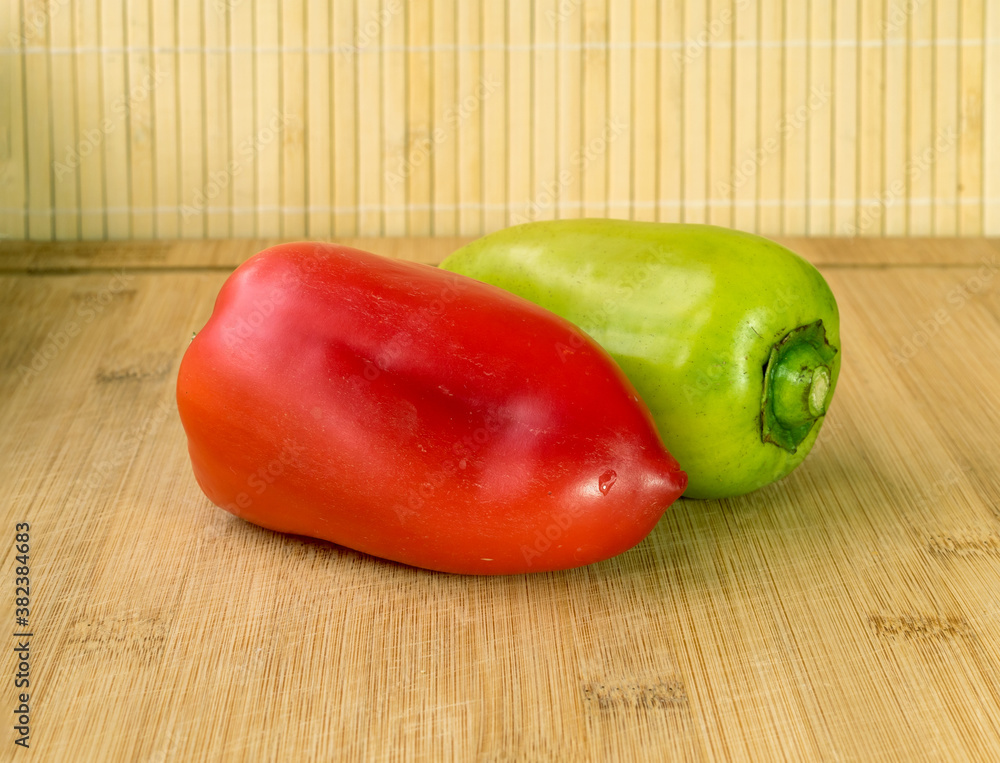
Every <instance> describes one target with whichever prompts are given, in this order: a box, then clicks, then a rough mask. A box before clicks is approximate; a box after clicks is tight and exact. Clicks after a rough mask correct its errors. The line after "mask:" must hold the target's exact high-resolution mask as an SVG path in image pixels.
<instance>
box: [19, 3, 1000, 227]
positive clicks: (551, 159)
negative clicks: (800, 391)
mask: <svg viewBox="0 0 1000 763" xmlns="http://www.w3.org/2000/svg"><path fill="white" fill-rule="evenodd" d="M71 6H72V7H71ZM998 126H1000V3H997V2H996V1H995V0H961V2H959V0H935V2H931V1H930V0H809V2H802V1H801V0H685V2H662V1H661V0H629V1H628V2H626V1H625V0H530V1H529V0H506V2H496V1H495V0H494V1H492V2H487V0H336V1H335V2H329V1H328V0H157V2H155V3H154V2H152V1H151V0H148V1H147V0H143V1H140V0H101V2H99V3H97V2H84V1H82V0H78V2H76V3H70V0H7V2H4V3H0V238H2V237H9V238H15V239H20V238H31V239H36V240H52V239H56V240H75V239H86V240H93V239H104V238H110V239H130V238H163V239H174V238H178V237H184V238H187V237H192V238H202V237H205V236H209V237H226V236H281V237H283V238H306V237H308V238H327V237H330V236H338V237H339V236H354V235H369V236H371V235H375V236H378V235H391V236H400V235H410V236H426V235H459V234H461V235H479V234H481V233H484V232H486V231H492V230H495V229H497V228H500V227H503V226H504V225H507V224H511V223H515V222H520V221H525V220H527V219H552V218H556V217H560V218H564V217H576V216H581V215H586V216H605V215H606V216H610V217H634V218H636V219H645V220H661V221H685V222H712V223H717V224H721V225H729V226H733V227H736V228H740V229H743V230H751V231H758V232H761V233H764V234H766V235H804V234H809V235H851V234H853V233H859V234H860V235H872V236H879V235H922V236H926V235H937V236H953V235H963V236H970V235H990V236H996V235H998V234H1000V141H997V140H996V139H995V138H994V136H996V134H997V131H998ZM991 138H994V139H991Z"/></svg>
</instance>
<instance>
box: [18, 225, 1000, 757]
mask: <svg viewBox="0 0 1000 763" xmlns="http://www.w3.org/2000/svg"><path fill="white" fill-rule="evenodd" d="M459 241H460V240H459V239H445V240H440V241H438V240H434V239H426V238H425V239H385V240H377V239H357V240H354V243H356V244H358V245H363V246H365V247H366V248H369V249H371V250H374V251H380V252H383V253H386V254H390V255H392V256H401V257H409V258H411V259H417V260H420V261H424V262H437V261H439V260H440V259H441V258H442V257H443V256H444V255H445V254H447V253H448V252H449V251H451V250H452V249H453V248H454V247H455V246H457V244H458V243H459ZM788 242H789V243H792V244H795V245H796V246H797V247H798V248H799V249H800V250H801V251H803V253H804V254H806V256H807V257H809V258H810V259H812V260H813V261H815V262H817V263H818V264H819V266H820V268H821V269H822V271H823V273H824V275H825V276H826V277H827V279H828V281H829V283H830V285H831V287H832V288H833V290H834V292H835V293H836V295H837V297H838V301H839V304H840V308H841V313H842V322H843V325H842V333H843V337H844V350H843V352H844V360H843V362H844V365H843V373H842V376H841V380H840V383H839V386H838V392H837V394H836V397H835V402H834V404H833V406H832V409H831V412H830V414H829V417H828V420H827V422H826V424H825V427H824V430H823V432H822V433H821V436H820V438H819V440H818V443H817V445H816V448H815V450H814V452H813V453H812V454H810V456H809V458H808V459H807V460H806V461H805V463H804V464H803V465H802V466H801V467H800V468H799V469H797V470H796V471H795V472H794V473H793V474H792V475H791V476H790V477H789V478H787V479H786V480H784V481H782V482H780V483H778V484H776V485H772V486H770V487H768V488H765V489H763V490H761V491H758V492H756V493H753V494H751V495H748V496H744V497H740V498H736V499H731V500H725V501H691V500H681V501H679V502H678V503H677V504H676V505H675V506H674V507H673V508H671V510H670V511H668V513H667V514H666V515H665V516H664V518H663V519H662V520H661V522H660V523H659V524H658V526H657V527H656V528H655V529H654V531H653V532H652V534H651V535H650V536H649V538H647V539H646V540H645V541H644V542H643V543H641V544H640V545H639V546H637V547H636V548H635V549H633V550H631V551H629V552H627V553H625V554H623V555H621V556H619V557H617V558H615V559H612V560H609V561H607V562H604V563H601V564H597V565H592V566H589V567H586V568H583V569H579V570H574V571H568V572H561V573H550V574H540V575H533V576H513V577H506V578H470V577H460V576H448V575H441V574H435V573H430V572H424V571H420V570H416V569H411V568H407V567H404V566H402V565H398V564H393V563H387V562H383V561H380V560H377V559H374V558H371V557H368V556H365V555H362V554H359V553H355V552H353V551H350V550H348V549H343V548H339V547H336V546H333V545H331V544H327V543H322V542H318V541H311V540H308V539H302V538H293V537H287V536H282V535H278V534H275V533H271V532H268V531H265V530H261V529H258V528H256V527H253V526H251V525H248V524H246V523H244V522H241V521H239V520H237V519H235V518H234V517H232V516H230V515H229V514H227V513H225V512H223V511H221V510H219V509H217V508H215V507H213V506H212V505H211V504H210V503H209V502H208V500H207V499H206V498H205V497H204V496H203V495H202V493H201V492H200V490H199V489H198V487H197V485H196V483H195V481H194V478H193V476H192V474H191V468H190V464H189V461H188V457H187V453H186V444H185V440H184V435H183V431H182V428H181V425H180V422H179V419H178V417H177V412H176V406H175V403H174V384H175V379H176V373H177V368H178V364H179V362H180V359H181V357H182V355H183V353H184V351H185V349H186V347H187V345H188V342H189V341H190V337H191V335H192V332H193V331H197V330H199V329H200V328H201V327H202V326H203V324H204V323H205V321H206V320H207V318H208V316H209V314H210V312H211V309H212V305H213V302H214V299H215V296H216V294H217V293H218V290H219V288H220V286H221V285H222V283H223V281H224V280H225V278H226V277H227V275H228V270H229V269H230V268H232V267H233V266H235V265H236V264H238V263H239V262H241V261H242V260H244V259H245V258H246V257H247V256H249V255H250V254H252V253H253V252H255V251H257V249H259V248H261V247H263V246H264V245H265V244H266V243H268V241H267V240H264V239H258V240H240V241H225V240H219V241H206V242H200V243H199V242H194V241H182V242H178V241H172V242H170V241H167V242H145V243H138V244H124V243H122V244H118V243H108V244H103V245H96V244H86V245H84V244H63V245H47V246H43V245H40V244H25V243H18V244H12V243H9V242H8V243H5V244H4V245H3V247H2V248H0V452H2V453H3V454H4V458H3V459H0V484H3V485H4V487H5V489H4V490H3V491H0V530H2V531H3V532H8V533H9V534H10V535H11V537H12V534H13V528H14V523H15V522H19V521H30V522H31V528H32V529H31V537H32V550H31V575H32V612H31V625H32V629H33V631H34V636H33V638H32V642H31V643H32V650H33V656H32V663H31V671H32V672H31V680H32V692H31V694H32V716H31V726H32V737H31V745H32V754H34V755H36V756H38V758H39V759H40V760H46V761H49V760H51V761H64V760H65V761H119V760H120V761H132V760H155V761H172V760H178V761H180V760H246V761H257V760H289V761H292V760H295V761H298V760H333V759H345V760H434V761H438V760H456V761H459V760H461V761H467V760H509V761H515V760H516V761H523V760H545V761H548V760H551V761H584V760H678V761H681V760H683V761H714V760H745V759H755V760H795V761H810V760H817V761H819V760H844V761H872V760H879V761H914V760H931V759H938V758H942V757H944V758H947V759H949V760H992V759H996V758H997V756H998V755H1000V689H998V687H1000V667H998V666H1000V605H998V600H997V596H996V592H997V590H1000V508H998V507H1000V476H998V474H1000V473H998V469H997V465H998V463H1000V434H998V433H1000V400H998V397H997V394H996V390H995V381H996V379H997V378H1000V290H998V286H997V280H998V279H997V278H996V274H997V271H998V270H1000V267H998V265H997V263H996V259H995V258H996V254H997V251H998V249H997V244H996V242H995V241H991V240H987V239H962V240H955V239H953V240H928V239H922V240H915V241H909V242H907V241H904V240H898V239H887V240H884V241H878V240H869V239H860V238H859V239H855V240H853V241H852V240H846V239H841V240H834V239H817V240H814V241H811V242H808V241H806V240H805V239H797V240H792V239H789V240H788ZM991 257H992V258H993V259H991ZM71 322H73V323H76V324H78V328H79V331H77V332H75V333H74V334H73V335H72V336H69V335H68V333H67V327H68V325H69V324H70V323H71ZM57 345H58V346H57ZM32 363H35V368H34V369H33V370H32V371H30V372H27V375H26V369H30V368H31V365H32ZM6 549H7V550H6V552H5V555H4V558H3V563H4V570H5V574H4V579H5V580H7V581H8V584H9V585H10V586H11V588H10V590H9V591H8V592H7V594H5V595H4V596H2V597H0V602H2V604H0V621H2V622H4V623H8V624H9V623H12V622H13V621H14V611H13V601H12V596H13V582H12V581H13V579H14V574H13V569H14V566H15V565H16V562H15V560H14V555H15V551H14V550H13V544H12V543H8V544H7V546H6ZM8 641H9V640H7V639H5V640H4V644H7V645H8V646H13V643H12V642H10V643H8ZM3 653H4V655H5V656H4V657H3V659H0V670H2V671H3V675H4V676H7V677H10V676H12V675H13V674H14V671H15V662H16V661H15V655H14V653H13V651H12V650H11V649H9V648H6V647H5V648H4V650H3ZM2 685H3V688H2V690H0V707H3V708H4V711H5V712H9V710H10V709H13V708H14V707H15V706H16V703H15V699H14V687H13V683H12V681H10V680H7V679H6V678H5V679H4V680H3V682H2ZM11 735H12V732H11V731H10V730H8V731H7V732H6V737H5V738H6V742H5V745H6V751H5V752H3V753H2V754H0V758H2V759H5V760H6V759H13V757H14V753H13V752H11V750H12V749H13V744H12V736H11Z"/></svg>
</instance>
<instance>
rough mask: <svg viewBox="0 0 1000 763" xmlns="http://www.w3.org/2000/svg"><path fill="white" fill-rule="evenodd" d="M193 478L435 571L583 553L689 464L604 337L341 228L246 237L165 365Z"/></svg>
mask: <svg viewBox="0 0 1000 763" xmlns="http://www.w3.org/2000/svg"><path fill="white" fill-rule="evenodd" d="M177 405H178V409H179V411H180V416H181V420H182V422H183V424H184V429H185V431H186V433H187V437H188V447H189V450H190V454H191V461H192V464H193V467H194V473H195V477H196V478H197V480H198V483H199V484H200V485H201V487H202V489H203V490H204V491H205V494H206V495H207V496H208V497H209V498H210V499H211V500H212V501H213V502H214V503H216V504H217V505H219V506H221V507H223V508H225V509H227V510H228V511H231V512H232V513H234V514H236V515H237V516H240V517H243V518H244V519H246V520H248V521H250V522H253V523H254V524H257V525H261V526H263V527H267V528H270V529H273V530H278V531H281V532H288V533H295V534H299V535H308V536H313V537H316V538H322V539H325V540H328V541H332V542H334V543H337V544H340V545H343V546H347V547H350V548H352V549H357V550H360V551H363V552H366V553H369V554H373V555H375V556H379V557H383V558H386V559H392V560H396V561H399V562H404V563H406V564H411V565H415V566H418V567H425V568H429V569H433V570H442V571H448V572H460V573H474V574H503V573H520V572H528V571H541V570H555V569H565V568H570V567H577V566H580V565H584V564H589V563H591V562H595V561H598V560H602V559H607V558H608V557H611V556H614V555H615V554H618V553H619V552H622V551H624V550H626V549H628V548H630V547H632V546H634V545H635V544H636V543H638V542H639V541H641V540H642V539H643V538H644V537H645V536H646V535H647V534H648V533H649V531H650V530H651V529H652V528H653V526H654V525H655V524H656V522H657V520H658V519H659V518H660V516H661V515H662V513H663V512H664V510H665V509H666V508H667V506H669V505H670V504H671V503H672V502H673V501H674V500H675V499H676V498H677V497H678V496H679V495H680V494H681V493H682V492H683V490H684V488H685V486H686V484H687V477H686V475H685V474H684V472H682V471H681V470H680V468H679V467H678V465H677V462H676V461H675V460H674V459H673V458H672V457H671V456H670V454H669V453H667V451H666V450H665V449H664V447H663V445H662V444H661V442H660V440H659V438H658V436H657V434H656V430H655V428H654V425H653V422H652V418H651V416H650V414H649V411H648V410H647V408H646V407H645V405H644V404H643V403H642V402H641V401H640V400H639V398H638V396H637V395H636V392H635V390H634V389H633V388H632V386H631V384H630V383H629V382H628V381H627V380H626V378H625V376H624V375H623V374H622V373H621V371H620V370H619V369H618V367H617V366H616V365H615V364H614V361H612V360H611V358H610V356H608V355H607V353H605V351H604V350H602V349H601V348H600V347H598V346H597V345H596V344H595V343H594V342H593V341H592V340H591V339H590V338H589V337H587V336H586V335H585V334H583V333H582V332H581V331H580V330H579V329H577V328H575V327H574V326H573V325H572V324H570V323H568V322H566V321H565V320H563V319H561V318H559V317H557V316H556V315H554V314H552V313H549V312H548V311H546V310H544V309H542V308H540V307H537V306H535V305H533V304H531V303H529V302H528V301H527V300H524V299H521V298H520V297H516V296H514V295H512V294H509V293H507V292H505V291H502V290H500V289H498V288H496V287H493V286H489V285H487V284H484V283H480V282H478V281H474V280H472V279H470V278H466V277H464V276H459V275H455V274H452V273H447V272H445V271H442V270H439V269H437V268H434V267H431V266H428V265H420V264H416V263H410V262H401V261H397V260H390V259H386V258H383V257H378V256H376V255H373V254H369V253H366V252H361V251H358V250H356V249H350V248H347V247H342V246H334V245H327V244H314V243H299V244H285V245H282V246H276V247H273V248H271V249H268V250H266V251H264V252H261V253H260V254H258V255H256V256H254V257H252V258H251V259H250V260H248V261H247V262H246V263H244V264H243V265H242V266H240V267H239V268H238V269H237V270H236V272H235V273H233V275H232V276H231V277H230V278H229V279H228V280H227V281H226V283H225V285H224V286H223V287H222V291H221V292H220V293H219V297H218V300H217V301H216V304H215V310H214V312H213V314H212V317H211V319H210V320H209V322H208V324H207V325H206V326H205V328H204V329H203V330H202V331H201V332H199V333H198V334H197V336H196V337H195V338H194V340H193V341H192V343H191V345H190V347H189V348H188V351H187V353H186V354H185V356H184V360H183V362H182V364H181V368H180V373H179V377H178V380H177Z"/></svg>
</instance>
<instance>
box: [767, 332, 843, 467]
mask: <svg viewBox="0 0 1000 763" xmlns="http://www.w3.org/2000/svg"><path fill="white" fill-rule="evenodd" d="M836 354H837V349H836V348H835V347H831V346H830V344H829V343H828V342H827V341H826V330H825V329H824V328H823V321H816V323H811V324H809V325H806V326H799V327H798V328H795V329H792V330H791V331H789V332H788V333H787V334H786V335H785V336H784V337H782V339H781V341H779V342H778V343H777V344H775V345H774V347H772V348H771V355H770V358H769V359H768V362H767V367H766V369H765V371H764V394H763V397H762V399H761V438H762V439H763V441H764V442H771V443H774V444H775V445H777V446H778V447H780V448H784V449H785V450H787V451H789V452H790V453H794V452H795V449H796V448H797V447H798V445H799V444H800V443H801V442H802V441H803V440H804V439H805V438H806V436H808V434H809V432H810V431H811V430H812V428H813V424H815V423H816V421H817V420H818V419H820V418H821V417H822V416H824V415H825V414H826V409H827V407H828V406H829V398H830V392H831V385H832V381H833V377H832V370H831V367H830V366H831V363H832V361H833V358H834V356H835V355H836Z"/></svg>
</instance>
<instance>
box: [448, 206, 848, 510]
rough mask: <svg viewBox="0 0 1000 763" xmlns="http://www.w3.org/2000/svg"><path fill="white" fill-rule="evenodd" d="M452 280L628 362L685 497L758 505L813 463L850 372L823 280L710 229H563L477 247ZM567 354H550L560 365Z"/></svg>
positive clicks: (751, 242) (774, 252)
mask: <svg viewBox="0 0 1000 763" xmlns="http://www.w3.org/2000/svg"><path fill="white" fill-rule="evenodd" d="M441 267H442V268H445V269H447V270H450V271H453V272H455V273H461V274H464V275H468V276H471V277H473V278H476V279H478V280H481V281H485V282H487V283H491V284H494V285H496V286H499V287H502V288H504V289H506V290H508V291H511V292H513V293H515V294H518V295H520V296H522V297H525V298H526V299H529V300H531V301H532V302H535V303H536V304H538V305H541V306H542V307H545V308H547V309H549V310H551V311H552V312H554V313H557V314H558V315H561V316H562V317H564V318H566V319H568V320H569V321H571V322H572V323H575V324H576V325H577V326H579V327H580V328H582V329H583V330H584V331H586V332H587V333H588V334H590V335H591V336H592V337H593V338H594V339H596V340H597V342H598V343H599V344H601V345H602V346H603V347H604V348H605V349H606V350H607V351H608V352H609V353H610V354H611V355H612V357H614V359H615V360H616V361H617V362H618V364H619V366H620V367H621V369H622V370H623V371H624V372H625V374H626V376H628V378H629V379H630V380H631V381H632V383H633V385H634V386H635V387H636V389H637V390H638V392H639V394H640V395H642V397H643V398H644V399H645V402H646V404H647V405H648V406H649V408H650V410H651V411H652V413H653V417H654V419H655V421H656V425H657V428H658V430H659V433H660V436H661V437H662V439H663V442H664V444H665V445H666V446H667V448H668V449H669V450H670V452H671V453H672V454H673V455H674V457H675V458H676V459H677V460H678V461H679V462H680V464H681V467H682V468H683V469H684V470H685V471H686V472H687V474H688V478H689V482H688V489H687V491H686V492H685V496H687V497H689V498H721V497H725V496H734V495H741V494H744V493H748V492H750V491H752V490H756V489H758V488H760V487H763V486H765V485H767V484H769V483H771V482H774V481H775V480H778V479H781V478H782V477H784V476H785V475H787V474H788V473H789V472H791V471H792V469H794V468H795V467H796V466H798V465H799V464H800V463H801V462H802V460H803V459H804V458H805V457H806V455H807V454H808V453H809V450H810V448H811V447H812V445H813V442H814V441H815V439H816V436H817V434H818V433H819V430H820V426H821V424H822V422H823V419H824V416H825V414H826V411H827V409H828V407H829V405H830V400H831V398H832V396H833V391H834V388H835V387H836V384H837V375H838V373H839V370H840V352H839V349H840V318H839V313H838V311H837V302H836V300H835V299H834V296H833V293H832V292H831V291H830V287H829V286H828V285H827V283H826V281H825V280H824V279H823V276H822V275H820V273H819V271H818V270H816V268H814V267H813V266H812V265H811V264H809V263H808V262H806V261H805V260H804V259H802V258H801V257H799V256H798V255H797V254H795V253H794V252H792V251H790V250H788V249H786V248H784V247H782V246H780V245H778V244H776V243H774V242H773V241H769V240H768V239H765V238H762V237H760V236H755V235H752V234H749V233H742V232H739V231H734V230H729V229H726V228H718V227H715V226H709V225H681V224H666V223H645V222H630V221H622V220H597V219H583V220H556V221H546V222H534V223H527V224H524V225H518V226H514V227H512V228H507V229H505V230H501V231H498V232H496V233H493V234H491V235H488V236H485V237H484V238H481V239H478V240H477V241H473V242H472V243H470V244H468V245H467V246H465V247H463V248H461V249H459V250H458V251H457V252H455V253H454V254H452V255H451V256H450V257H448V258H447V259H446V260H445V261H444V262H443V263H442V265H441ZM573 351H574V348H573V347H572V345H571V344H563V345H561V346H558V347H556V348H555V349H554V354H553V360H554V361H555V362H559V357H563V356H564V355H565V353H567V352H573Z"/></svg>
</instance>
